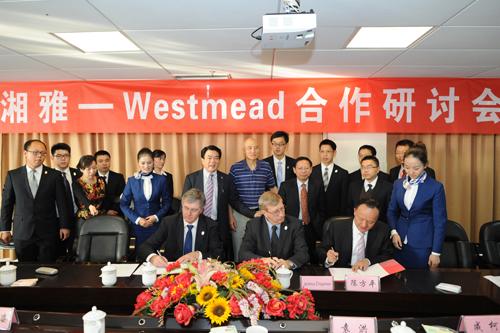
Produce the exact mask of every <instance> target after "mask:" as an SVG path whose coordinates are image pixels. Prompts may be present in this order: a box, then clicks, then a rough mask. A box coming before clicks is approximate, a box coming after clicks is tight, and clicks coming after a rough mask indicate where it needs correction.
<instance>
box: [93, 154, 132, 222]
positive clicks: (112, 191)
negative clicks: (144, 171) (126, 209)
mask: <svg viewBox="0 0 500 333" xmlns="http://www.w3.org/2000/svg"><path fill="white" fill-rule="evenodd" d="M94 157H95V160H96V163H97V172H98V174H97V175H98V176H99V177H103V178H104V180H105V181H106V198H105V199H104V203H103V208H104V209H105V210H106V214H107V215H123V213H122V211H121V210H120V195H121V194H122V192H123V189H124V188H125V177H123V175H122V174H121V173H118V172H114V171H112V170H110V169H109V168H110V165H111V155H110V154H109V153H108V152H107V151H106V150H99V151H97V152H96V153H95V154H94Z"/></svg>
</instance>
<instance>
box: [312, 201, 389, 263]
mask: <svg viewBox="0 0 500 333" xmlns="http://www.w3.org/2000/svg"><path fill="white" fill-rule="evenodd" d="M378 215H379V210H378V203H377V202H376V201H375V200H373V199H367V200H362V201H360V202H359V203H358V206H357V207H356V208H354V220H353V221H352V222H351V221H337V222H334V223H331V224H330V227H329V228H328V231H327V233H326V235H325V236H324V237H323V242H322V243H321V246H320V248H319V249H318V255H319V259H320V261H321V262H324V263H325V266H326V267H330V266H334V265H335V266H337V267H352V269H353V271H357V270H358V269H361V270H366V269H367V268H368V266H370V265H371V264H375V263H379V262H382V261H385V260H389V259H391V258H392V251H393V248H392V244H391V240H390V231H389V226H388V225H387V224H385V223H380V222H377V220H378Z"/></svg>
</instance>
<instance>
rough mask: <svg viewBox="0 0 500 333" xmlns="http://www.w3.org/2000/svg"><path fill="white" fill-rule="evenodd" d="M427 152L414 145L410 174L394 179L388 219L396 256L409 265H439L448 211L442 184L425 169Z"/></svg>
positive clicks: (410, 152)
mask: <svg viewBox="0 0 500 333" xmlns="http://www.w3.org/2000/svg"><path fill="white" fill-rule="evenodd" d="M426 166H427V154H426V153H425V151H424V150H422V149H420V148H411V149H410V150H408V151H407V152H406V154H405V157H404V167H405V170H406V173H407V175H408V176H407V177H405V178H402V179H398V180H396V181H395V182H394V186H393V190H392V196H391V201H390V203H389V208H388V211H387V220H388V222H389V226H390V227H391V229H392V231H391V238H392V243H393V244H394V246H395V247H396V251H395V252H394V258H395V259H396V260H397V261H399V262H400V263H401V264H402V265H403V266H405V267H406V268H427V267H437V266H439V262H440V258H439V256H440V254H441V250H442V246H443V241H444V236H445V230H446V222H447V214H446V198H445V193H444V187H443V184H441V183H440V182H438V181H436V180H434V179H433V178H431V177H430V176H429V175H428V174H427V172H426Z"/></svg>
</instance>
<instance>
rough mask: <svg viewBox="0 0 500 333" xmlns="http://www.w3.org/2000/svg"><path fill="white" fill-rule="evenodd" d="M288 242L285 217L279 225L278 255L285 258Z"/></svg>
mask: <svg viewBox="0 0 500 333" xmlns="http://www.w3.org/2000/svg"><path fill="white" fill-rule="evenodd" d="M289 242H290V231H289V230H288V220H287V219H286V217H285V221H284V222H283V223H281V225H280V238H279V251H278V252H279V254H280V255H279V257H280V258H286V257H287V255H288V253H285V251H286V249H287V245H288V244H289Z"/></svg>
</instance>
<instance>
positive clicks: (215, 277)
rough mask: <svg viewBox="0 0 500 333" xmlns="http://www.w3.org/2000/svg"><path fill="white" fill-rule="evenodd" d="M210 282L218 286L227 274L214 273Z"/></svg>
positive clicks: (225, 278)
mask: <svg viewBox="0 0 500 333" xmlns="http://www.w3.org/2000/svg"><path fill="white" fill-rule="evenodd" d="M212 280H213V281H215V283H217V284H218V285H221V284H223V283H224V282H226V280H227V274H226V273H225V272H215V273H214V274H213V275H212Z"/></svg>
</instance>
